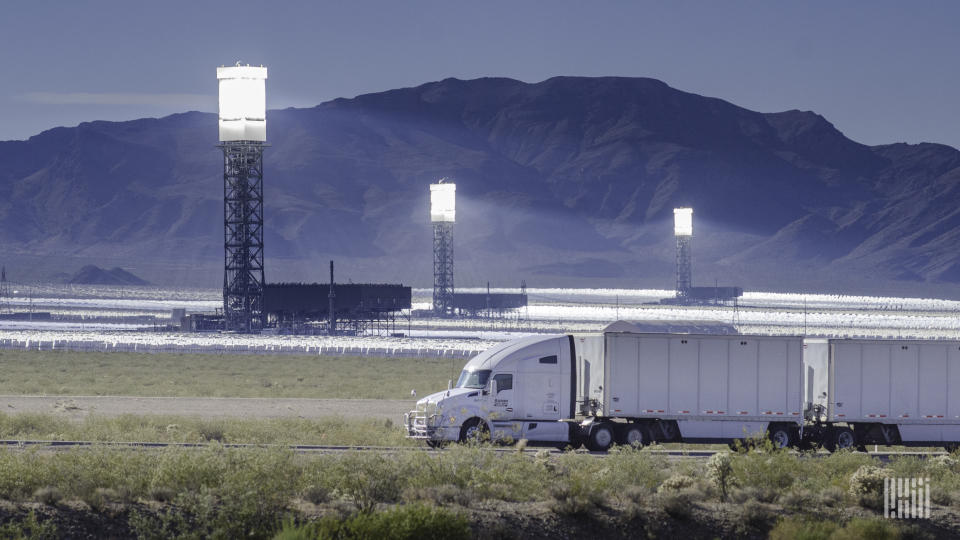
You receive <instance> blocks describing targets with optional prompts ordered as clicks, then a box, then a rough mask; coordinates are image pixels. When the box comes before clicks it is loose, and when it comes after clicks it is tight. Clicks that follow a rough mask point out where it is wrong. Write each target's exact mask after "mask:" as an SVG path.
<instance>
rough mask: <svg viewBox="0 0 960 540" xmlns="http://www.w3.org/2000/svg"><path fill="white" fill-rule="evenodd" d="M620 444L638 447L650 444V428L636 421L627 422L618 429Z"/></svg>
mask: <svg viewBox="0 0 960 540" xmlns="http://www.w3.org/2000/svg"><path fill="white" fill-rule="evenodd" d="M618 439H619V441H620V444H623V445H625V446H633V447H640V446H646V445H648V444H650V430H649V429H647V426H645V425H643V424H638V423H631V424H627V425H626V426H624V427H623V428H621V430H620V437H618Z"/></svg>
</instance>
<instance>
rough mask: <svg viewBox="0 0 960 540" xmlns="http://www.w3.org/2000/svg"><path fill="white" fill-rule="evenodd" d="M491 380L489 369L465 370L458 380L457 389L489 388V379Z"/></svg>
mask: <svg viewBox="0 0 960 540" xmlns="http://www.w3.org/2000/svg"><path fill="white" fill-rule="evenodd" d="M489 378H490V370H489V369H478V370H476V371H467V370H463V372H461V373H460V378H459V379H457V388H484V387H486V386H487V379H489Z"/></svg>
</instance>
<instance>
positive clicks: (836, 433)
mask: <svg viewBox="0 0 960 540" xmlns="http://www.w3.org/2000/svg"><path fill="white" fill-rule="evenodd" d="M856 444H857V438H856V437H854V436H853V430H852V429H850V428H848V427H835V428H833V429H832V430H830V431H829V432H828V433H827V438H826V440H825V441H824V443H823V447H824V448H826V449H827V450H829V451H831V452H836V451H837V450H846V449H849V448H853V447H854V446H856Z"/></svg>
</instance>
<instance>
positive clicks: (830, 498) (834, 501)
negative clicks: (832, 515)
mask: <svg viewBox="0 0 960 540" xmlns="http://www.w3.org/2000/svg"><path fill="white" fill-rule="evenodd" d="M846 498H847V492H846V491H844V490H843V489H841V488H839V487H837V486H830V487H828V488H826V489H824V490H823V491H821V492H820V493H818V494H817V495H816V499H815V501H814V502H816V503H817V504H818V505H821V506H826V507H829V508H839V507H841V506H843V504H844V502H845V500H846Z"/></svg>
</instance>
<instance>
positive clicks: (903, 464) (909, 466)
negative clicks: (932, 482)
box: [884, 456, 930, 478]
mask: <svg viewBox="0 0 960 540" xmlns="http://www.w3.org/2000/svg"><path fill="white" fill-rule="evenodd" d="M929 466H930V464H929V463H928V462H927V460H926V459H921V458H919V457H917V456H894V457H893V458H892V459H891V460H890V463H888V464H887V465H886V467H884V469H886V470H887V471H889V474H890V476H893V477H895V478H920V477H923V476H927V475H928V474H929V472H928V467H929Z"/></svg>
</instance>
